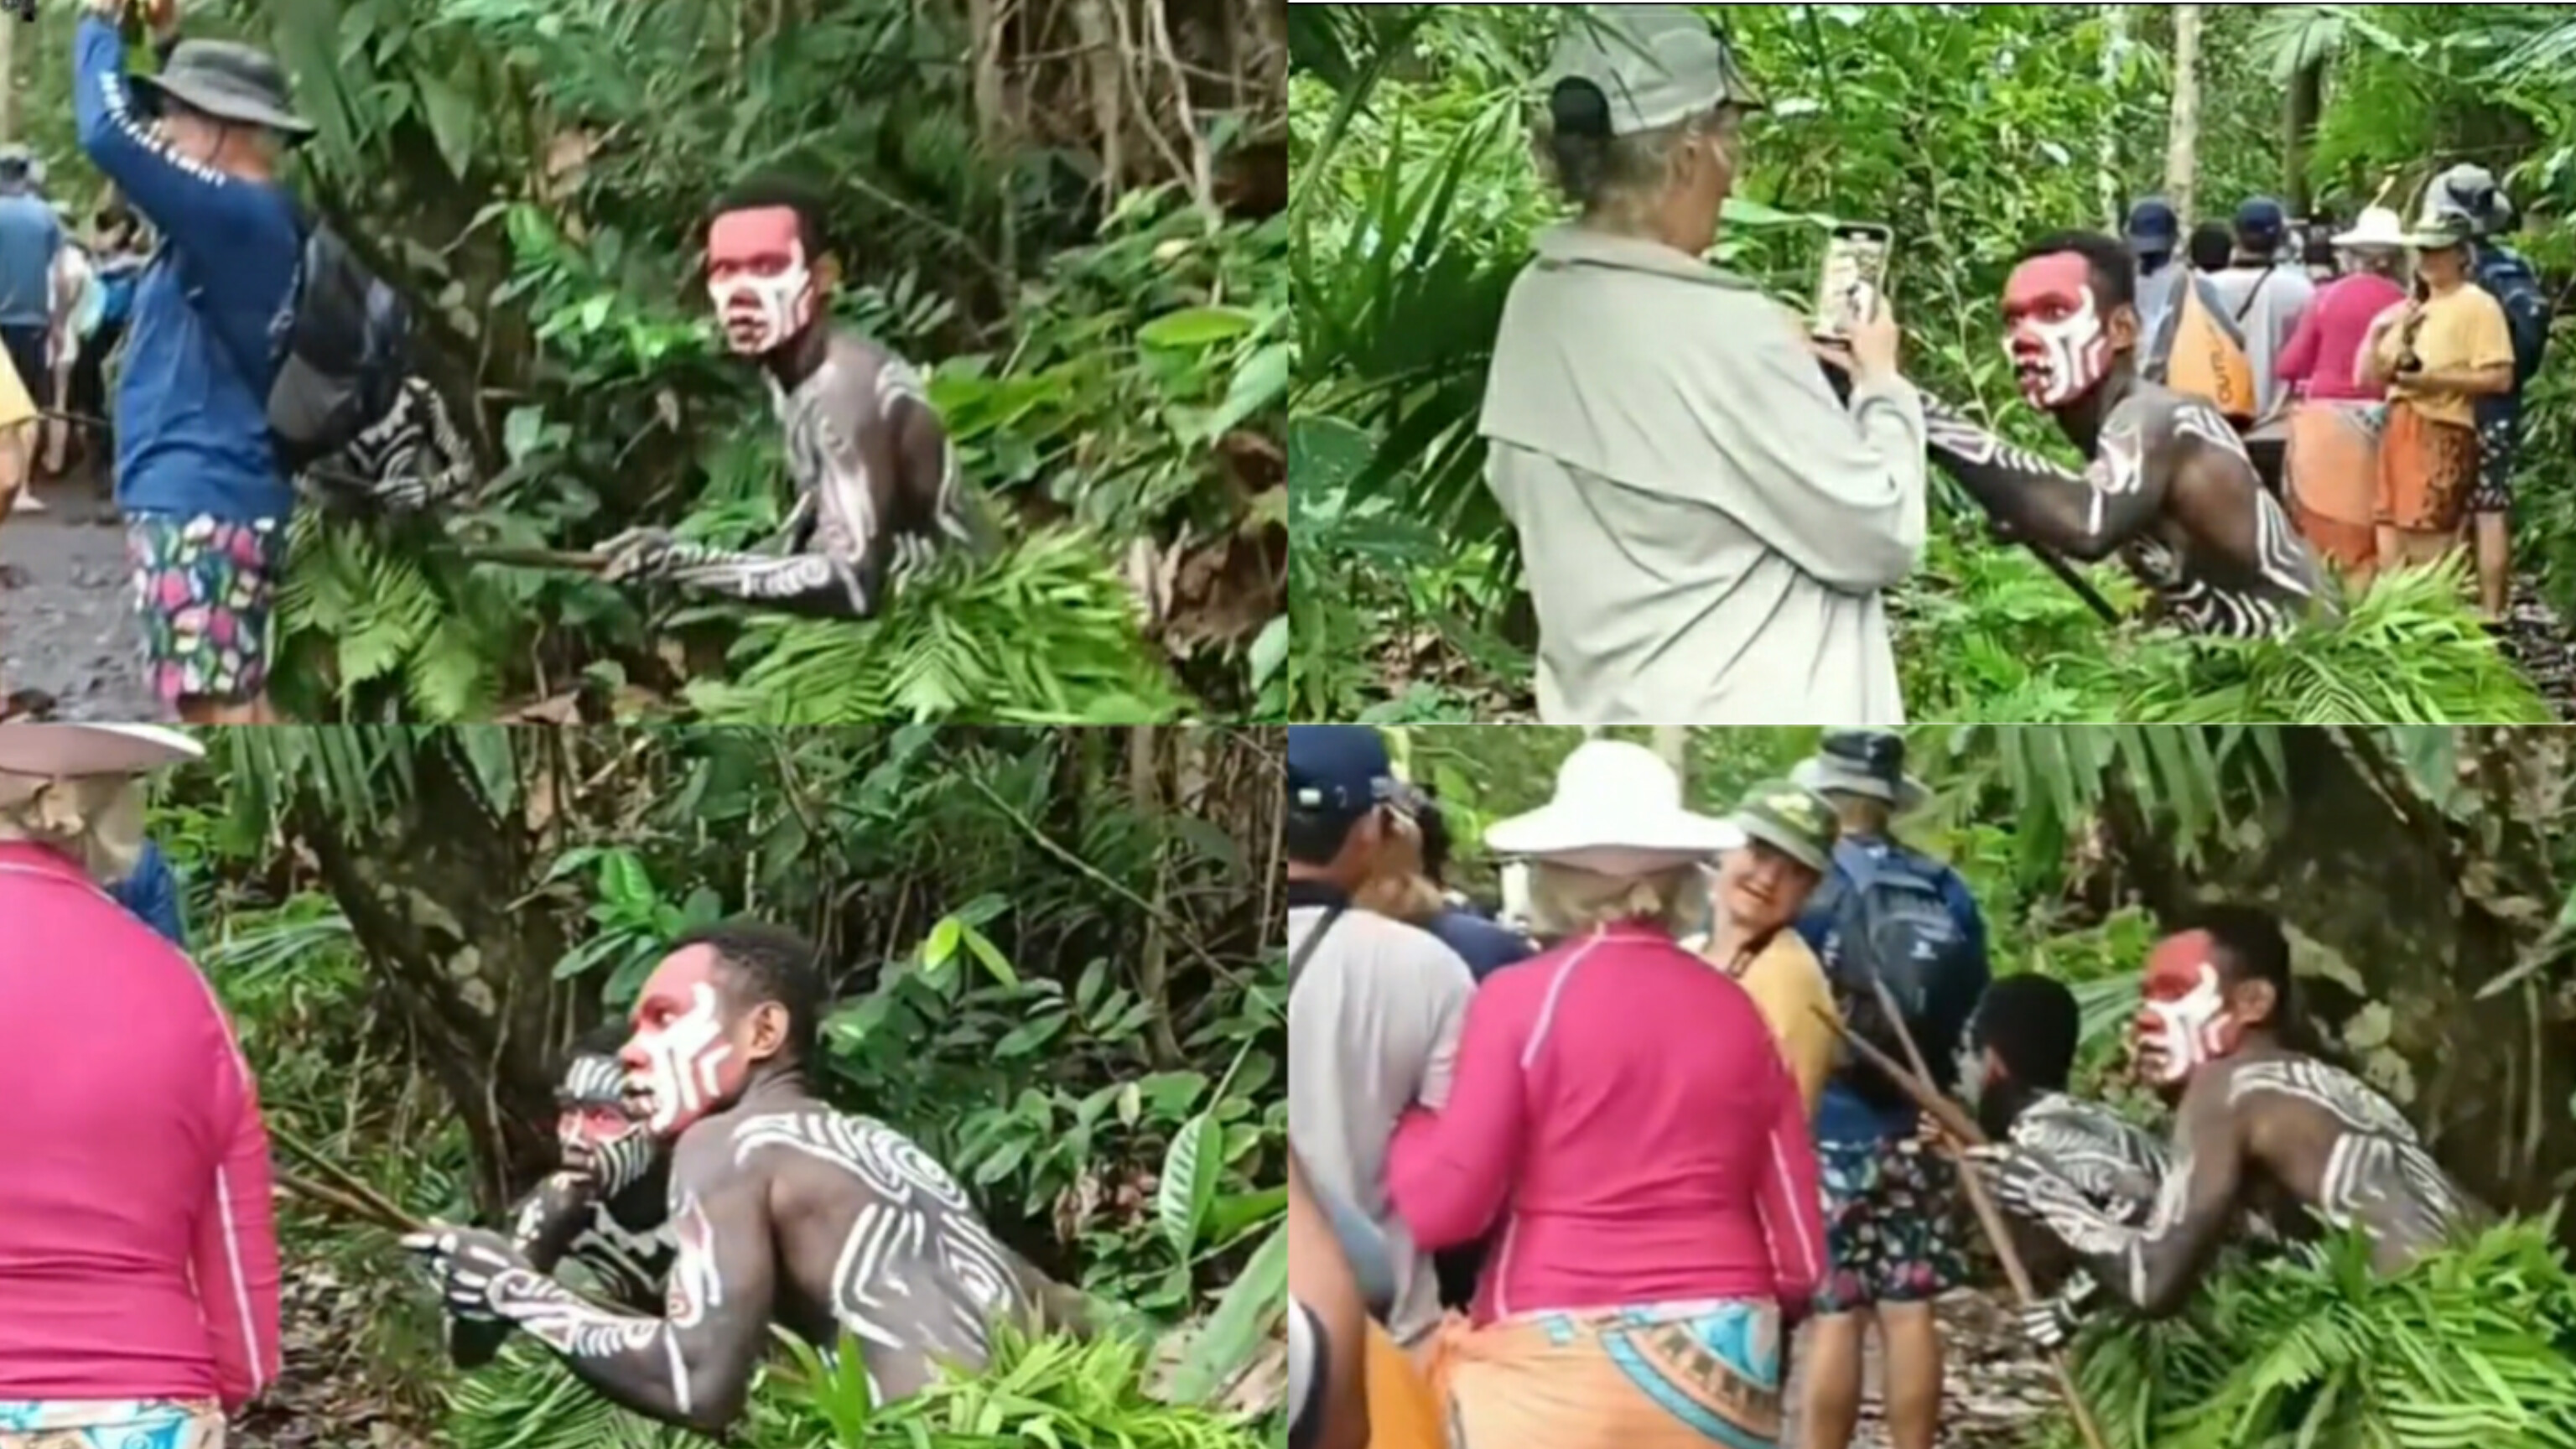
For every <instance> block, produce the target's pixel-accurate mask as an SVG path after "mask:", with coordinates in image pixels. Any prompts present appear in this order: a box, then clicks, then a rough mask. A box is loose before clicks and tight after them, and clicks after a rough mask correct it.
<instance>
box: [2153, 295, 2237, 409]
mask: <svg viewBox="0 0 2576 1449" xmlns="http://www.w3.org/2000/svg"><path fill="white" fill-rule="evenodd" d="M2181 286H2182V299H2181V301H2179V302H2178V303H2176V304H2175V313H2174V329H2173V348H2172V351H2171V352H2169V353H2168V354H2166V358H2165V386H2167V387H2170V388H2172V389H2173V390H2174V391H2176V392H2178V393H2181V394H2183V395H2184V396H2186V397H2196V398H2200V399H2202V400H2203V401H2205V402H2207V403H2209V404H2210V405H2211V406H2212V407H2215V408H2217V409H2218V411H2219V413H2220V414H2221V415H2222V416H2224V417H2225V418H2226V419H2227V420H2228V421H2230V422H2232V423H2237V424H2240V425H2242V424H2246V423H2251V422H2253V421H2254V407H2255V401H2256V398H2257V394H2256V393H2255V391H2254V364H2253V363H2252V362H2251V361H2250V360H2248V359H2247V358H2246V356H2245V348H2244V345H2243V344H2242V343H2239V342H2238V341H2237V340H2236V339H2235V338H2234V337H2233V336H2231V335H2229V333H2228V330H2227V328H2226V327H2225V326H2223V325H2221V324H2220V322H2219V320H2218V318H2217V317H2216V316H2214V315H2212V314H2211V312H2210V310H2209V304H2208V303H2207V302H2206V301H2204V300H2202V298H2201V295H2200V279H2199V278H2198V277H2192V276H2186V277H2184V278H2182V279H2181Z"/></svg>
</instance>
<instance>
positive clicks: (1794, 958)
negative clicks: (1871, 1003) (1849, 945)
mask: <svg viewBox="0 0 2576 1449" xmlns="http://www.w3.org/2000/svg"><path fill="white" fill-rule="evenodd" d="M1717 964H1718V965H1719V966H1721V967H1723V966H1725V965H1726V964H1727V963H1726V962H1723V961H1720V962H1717ZM1735 979H1736V980H1737V981H1738V982H1739V983H1741V984H1742V985H1743V987H1744V990H1745V994H1747V995H1749V996H1751V997H1752V998H1753V1004H1754V1005H1755V1006H1757V1007H1759V1008H1761V1011H1762V1019H1763V1020H1765V1021H1767V1022H1769V1023H1771V1034H1772V1035H1773V1036H1774V1037H1777V1038H1778V1039H1779V1042H1780V1058H1781V1060H1782V1061H1784V1062H1786V1063H1788V1066H1789V1075H1790V1076H1792V1077H1795V1078H1796V1079H1797V1081H1798V1095H1799V1096H1800V1097H1802V1098H1804V1099H1805V1100H1806V1103H1807V1115H1808V1116H1809V1117H1813V1116H1815V1115H1816V1103H1817V1102H1818V1101H1819V1100H1821V1099H1822V1098H1823V1097H1824V1095H1825V1078H1826V1077H1827V1076H1829V1075H1831V1074H1832V1072H1833V1069H1834V1056H1835V1054H1836V1048H1837V1047H1838V1046H1839V1045H1840V1043H1839V1042H1837V1041H1835V1039H1834V1032H1833V1028H1831V1027H1829V1026H1827V1025H1825V1023H1824V1022H1822V1021H1820V1020H1818V1019H1817V1016H1816V1011H1817V1009H1818V1008H1822V1009H1823V1011H1824V1012H1825V1014H1826V1015H1827V1016H1830V1017H1832V1018H1833V1019H1834V1020H1836V1021H1840V1020H1842V1013H1841V1012H1840V1011H1837V1010H1835V1008H1834V993H1833V988H1832V987H1830V986H1828V985H1826V984H1825V967H1824V963H1823V962H1821V961H1818V960H1817V959H1816V953H1815V952H1813V951H1811V950H1809V949H1808V948H1807V943H1806V941H1805V939H1804V938H1802V937H1800V936H1799V934H1798V933H1797V931H1796V930H1795V929H1794V928H1792V929H1784V930H1782V931H1781V932H1780V933H1779V934H1778V935H1776V936H1773V937H1772V938H1771V942H1770V944H1769V945H1767V946H1764V947H1763V948H1762V949H1761V951H1760V952H1758V953H1757V954H1756V955H1755V956H1754V958H1753V959H1752V960H1751V961H1749V962H1746V963H1745V966H1744V970H1743V973H1742V974H1740V975H1738V976H1737V977H1736V978H1735Z"/></svg>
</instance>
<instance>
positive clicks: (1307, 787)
mask: <svg viewBox="0 0 2576 1449" xmlns="http://www.w3.org/2000/svg"><path fill="white" fill-rule="evenodd" d="M1395 796H1396V784H1395V762H1394V761H1393V760H1391V759H1389V758H1388V757H1387V753H1386V740H1385V738H1384V737H1383V736H1381V735H1379V734H1378V732H1377V731H1376V730H1373V729H1371V728H1369V727H1368V726H1367V725H1290V726H1289V727H1288V808H1289V809H1291V810H1304V811H1310V812H1313V813H1316V814H1322V815H1360V814H1364V813H1366V812H1368V811H1370V810H1372V809H1375V808H1376V807H1378V806H1380V805H1383V804H1386V803H1387V802H1388V801H1390V800H1393V799H1394V798H1395Z"/></svg>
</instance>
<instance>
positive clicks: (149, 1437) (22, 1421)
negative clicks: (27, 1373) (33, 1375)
mask: <svg viewBox="0 0 2576 1449" xmlns="http://www.w3.org/2000/svg"><path fill="white" fill-rule="evenodd" d="M0 1449H224V1415H223V1411H222V1410H221V1409H218V1408H217V1407H215V1405H214V1403H213V1402H212V1401H211V1400H203V1399H126V1400H112V1399H87V1400H70V1399H57V1400H51V1401H46V1400H39V1401H36V1402H33V1403H29V1402H25V1401H13V1400H6V1399H0Z"/></svg>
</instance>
